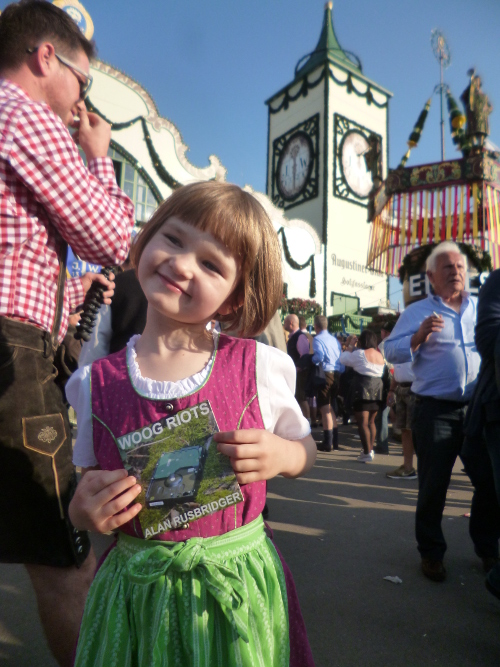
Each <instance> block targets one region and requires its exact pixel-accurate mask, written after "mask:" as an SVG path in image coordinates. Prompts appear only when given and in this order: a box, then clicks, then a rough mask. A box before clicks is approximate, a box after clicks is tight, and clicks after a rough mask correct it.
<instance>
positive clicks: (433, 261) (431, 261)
mask: <svg viewBox="0 0 500 667" xmlns="http://www.w3.org/2000/svg"><path fill="white" fill-rule="evenodd" d="M445 252H456V253H458V254H459V255H461V256H462V257H463V258H464V262H465V269H466V270H467V266H468V264H467V256H466V255H464V253H463V252H462V251H461V250H460V248H459V246H458V245H457V244H456V243H454V242H453V241H443V242H442V243H439V244H438V245H437V246H436V247H435V248H434V249H433V251H432V252H431V254H430V255H429V257H427V261H426V263H425V270H426V271H435V270H436V267H437V258H438V257H439V255H442V254H443V253H445Z"/></svg>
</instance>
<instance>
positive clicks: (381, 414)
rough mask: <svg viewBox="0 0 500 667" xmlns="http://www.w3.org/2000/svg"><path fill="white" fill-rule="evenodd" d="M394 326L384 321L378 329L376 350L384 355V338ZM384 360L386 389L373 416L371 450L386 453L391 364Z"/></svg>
mask: <svg viewBox="0 0 500 667" xmlns="http://www.w3.org/2000/svg"><path fill="white" fill-rule="evenodd" d="M393 328H394V322H389V321H387V322H384V324H383V325H382V328H381V330H380V338H381V340H380V343H379V345H378V351H379V352H380V354H381V355H382V356H383V357H384V340H385V339H386V338H387V337H388V336H389V335H390V333H391V331H392V330H393ZM384 362H385V364H386V367H385V369H384V373H385V377H384V378H383V380H384V389H385V388H386V390H385V391H384V392H383V394H382V405H381V406H380V409H379V411H378V412H377V416H376V417H375V427H376V429H377V430H376V435H375V446H374V448H373V451H374V452H375V454H388V453H389V412H390V409H391V408H390V406H389V405H387V391H388V389H389V385H390V381H391V375H389V373H390V370H391V369H392V365H391V364H388V363H387V360H386V359H385V357H384Z"/></svg>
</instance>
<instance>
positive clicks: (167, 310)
mask: <svg viewBox="0 0 500 667" xmlns="http://www.w3.org/2000/svg"><path fill="white" fill-rule="evenodd" d="M239 273H240V272H239V267H238V264H237V263H236V260H235V258H234V257H233V256H232V254H231V253H230V252H229V250H228V249H227V248H226V247H225V246H224V245H223V244H222V243H220V241H218V240H217V239H216V238H215V237H214V236H212V234H210V232H204V231H201V230H199V229H196V228H195V227H193V226H192V225H189V224H188V223H186V222H183V221H182V220H180V219H179V218H176V217H171V218H168V219H167V220H166V221H165V222H164V223H163V225H162V226H161V227H160V229H159V230H158V231H157V232H156V234H155V235H154V236H153V237H152V238H151V240H150V241H149V243H148V244H147V245H146V247H145V248H144V250H143V252H142V255H141V259H140V261H139V267H138V276H139V282H140V284H141V287H142V289H143V291H144V294H145V295H146V298H147V300H148V303H149V305H150V306H152V307H153V308H154V309H155V310H157V311H158V312H159V313H160V314H162V315H164V316H165V317H168V318H170V319H173V320H176V321H177V322H181V323H184V324H202V323H206V322H208V321H209V320H210V319H212V317H213V316H214V314H215V313H217V312H218V313H220V314H221V315H226V314H228V313H230V312H231V310H232V308H233V303H232V300H231V295H232V293H233V291H234V289H235V287H236V285H237V283H238V279H239ZM234 305H237V304H234Z"/></svg>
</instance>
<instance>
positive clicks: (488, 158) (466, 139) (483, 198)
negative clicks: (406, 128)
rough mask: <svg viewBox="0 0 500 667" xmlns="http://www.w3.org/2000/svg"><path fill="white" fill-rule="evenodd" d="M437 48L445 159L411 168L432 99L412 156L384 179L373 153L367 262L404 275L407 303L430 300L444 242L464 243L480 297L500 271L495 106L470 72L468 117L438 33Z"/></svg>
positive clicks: (466, 97) (466, 98) (370, 157)
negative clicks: (435, 257) (446, 76)
mask: <svg viewBox="0 0 500 667" xmlns="http://www.w3.org/2000/svg"><path fill="white" fill-rule="evenodd" d="M436 33H437V34H436ZM433 48H434V52H435V54H436V56H437V57H438V59H439V60H440V65H441V83H440V84H439V85H438V86H436V89H435V90H436V92H439V93H440V96H441V119H442V123H441V128H442V139H441V145H442V148H441V161H440V162H436V163H433V164H423V165H416V166H412V167H407V166H406V163H407V161H408V158H409V156H410V152H411V150H412V149H413V148H415V147H416V146H417V145H418V142H419V139H420V136H421V134H422V131H423V128H424V124H425V120H426V117H427V114H428V111H429V108H430V105H431V101H432V98H430V99H429V100H427V102H426V104H425V106H424V108H423V110H422V112H421V113H420V115H419V117H418V120H417V123H416V124H415V126H414V128H413V131H412V133H411V135H410V137H409V139H408V151H407V152H406V154H405V155H404V156H403V158H402V160H401V162H400V164H399V166H398V167H397V168H396V169H394V170H390V171H389V174H388V176H387V178H386V179H385V180H384V181H382V179H381V176H380V175H381V173H382V165H381V156H380V151H378V150H377V146H376V145H373V146H371V148H370V150H369V151H368V153H367V154H365V159H366V162H367V168H368V169H369V170H370V171H371V173H372V179H373V183H374V187H373V189H372V192H371V193H370V203H369V208H368V221H369V222H371V223H372V229H371V236H370V244H369V250H368V262H367V264H368V266H369V267H371V268H373V269H376V270H377V271H381V272H384V273H386V274H387V275H391V276H397V275H399V277H400V280H401V282H402V283H403V286H404V289H403V294H404V299H405V305H408V303H411V301H413V300H416V299H417V298H421V297H422V296H424V295H425V294H424V292H425V286H424V284H423V283H424V281H425V260H426V259H427V257H428V255H429V254H430V252H431V250H432V248H433V247H434V246H435V244H437V243H440V242H442V241H454V242H456V243H457V244H459V246H460V248H461V250H462V252H463V253H464V254H465V255H466V256H467V258H468V260H469V275H470V276H472V278H471V287H472V288H473V289H472V290H471V291H476V289H477V283H479V276H480V274H482V273H484V272H487V271H489V270H491V269H492V268H493V269H497V268H500V162H499V157H500V154H499V152H498V151H497V149H496V147H494V146H493V145H492V144H490V143H489V141H488V139H487V137H488V135H489V115H490V113H491V111H492V106H491V104H490V102H489V99H488V97H487V95H486V94H485V93H484V92H483V90H482V84H481V79H480V77H479V76H478V75H477V74H476V72H475V71H474V70H469V72H468V76H469V77H470V81H469V84H468V86H467V88H466V89H465V90H464V92H463V93H462V95H461V97H460V100H461V101H462V103H463V106H464V110H463V111H462V110H461V109H460V108H459V105H458V104H457V102H456V100H455V98H454V97H453V94H452V92H451V90H450V88H449V86H447V85H446V84H445V83H444V82H443V76H442V72H443V69H444V67H445V66H446V64H447V63H449V51H448V49H447V46H446V41H445V40H444V37H443V36H442V34H441V33H438V32H437V31H435V32H434V33H433ZM445 98H446V103H447V109H448V116H449V123H450V128H451V136H452V140H453V143H454V144H455V146H456V147H457V148H458V149H459V151H460V152H461V154H462V156H461V157H460V158H459V159H452V160H445V157H444V122H443V121H444V119H443V106H444V104H443V102H444V99H445ZM374 144H375V142H374ZM412 277H413V279H412ZM415 287H416V289H415ZM427 287H428V285H427ZM474 287H475V288H476V289H474ZM412 288H414V289H412Z"/></svg>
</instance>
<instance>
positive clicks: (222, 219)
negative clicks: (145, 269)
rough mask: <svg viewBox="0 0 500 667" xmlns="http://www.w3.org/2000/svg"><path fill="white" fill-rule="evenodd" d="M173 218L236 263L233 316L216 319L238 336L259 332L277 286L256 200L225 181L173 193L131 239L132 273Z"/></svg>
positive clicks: (273, 251)
mask: <svg viewBox="0 0 500 667" xmlns="http://www.w3.org/2000/svg"><path fill="white" fill-rule="evenodd" d="M173 216H175V217H177V218H179V219H180V220H182V221H183V222H185V223H188V224H190V225H192V226H193V227H196V228H197V229H200V230H201V231H206V232H210V234H213V236H214V237H215V238H216V239H217V240H218V241H220V242H221V243H222V244H224V245H225V246H226V247H227V248H228V250H229V252H231V254H232V255H233V256H234V258H235V260H236V262H237V264H238V265H239V269H240V279H239V283H238V285H237V286H236V288H235V290H234V292H233V295H232V299H233V302H234V312H233V313H231V314H229V315H225V316H217V319H219V321H221V322H225V323H226V327H225V328H226V329H228V330H230V331H234V332H237V333H238V335H240V336H242V337H246V338H249V337H251V336H256V335H257V334H259V333H261V332H262V331H263V330H264V329H265V328H266V326H267V324H268V323H269V321H270V319H271V318H272V316H273V315H274V313H275V312H276V310H277V309H278V307H279V304H280V301H281V297H282V293H283V282H282V273H281V248H280V245H279V242H278V236H277V234H276V232H275V231H274V228H273V226H272V224H271V221H270V220H269V217H268V216H267V213H266V212H265V210H264V209H263V208H262V206H261V205H260V204H259V202H258V201H257V200H256V199H255V197H253V196H252V195H251V194H250V193H248V192H244V191H243V190H242V189H241V188H240V187H238V186H237V185H232V184H231V183H220V182H215V181H204V182H201V183H190V184H189V185H184V186H183V187H181V188H179V189H178V190H175V191H174V192H173V193H172V194H171V195H170V197H168V199H166V200H165V201H164V202H163V203H162V204H161V205H160V206H159V207H158V209H157V210H156V212H155V213H154V214H153V216H152V218H151V220H150V221H149V222H148V223H147V224H146V225H145V226H144V227H143V228H142V229H141V231H140V232H139V234H138V235H137V236H136V238H135V241H134V244H133V246H132V250H131V261H132V264H133V266H134V267H135V269H136V271H137V267H138V265H139V262H140V259H141V255H142V252H143V250H144V248H145V247H146V245H147V244H148V243H149V241H150V240H151V239H152V237H153V236H154V235H155V234H156V233H157V232H158V230H159V229H160V228H161V227H162V225H163V224H164V223H165V222H166V220H168V218H171V217H173ZM239 303H243V305H242V306H241V307H238V304H239Z"/></svg>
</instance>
